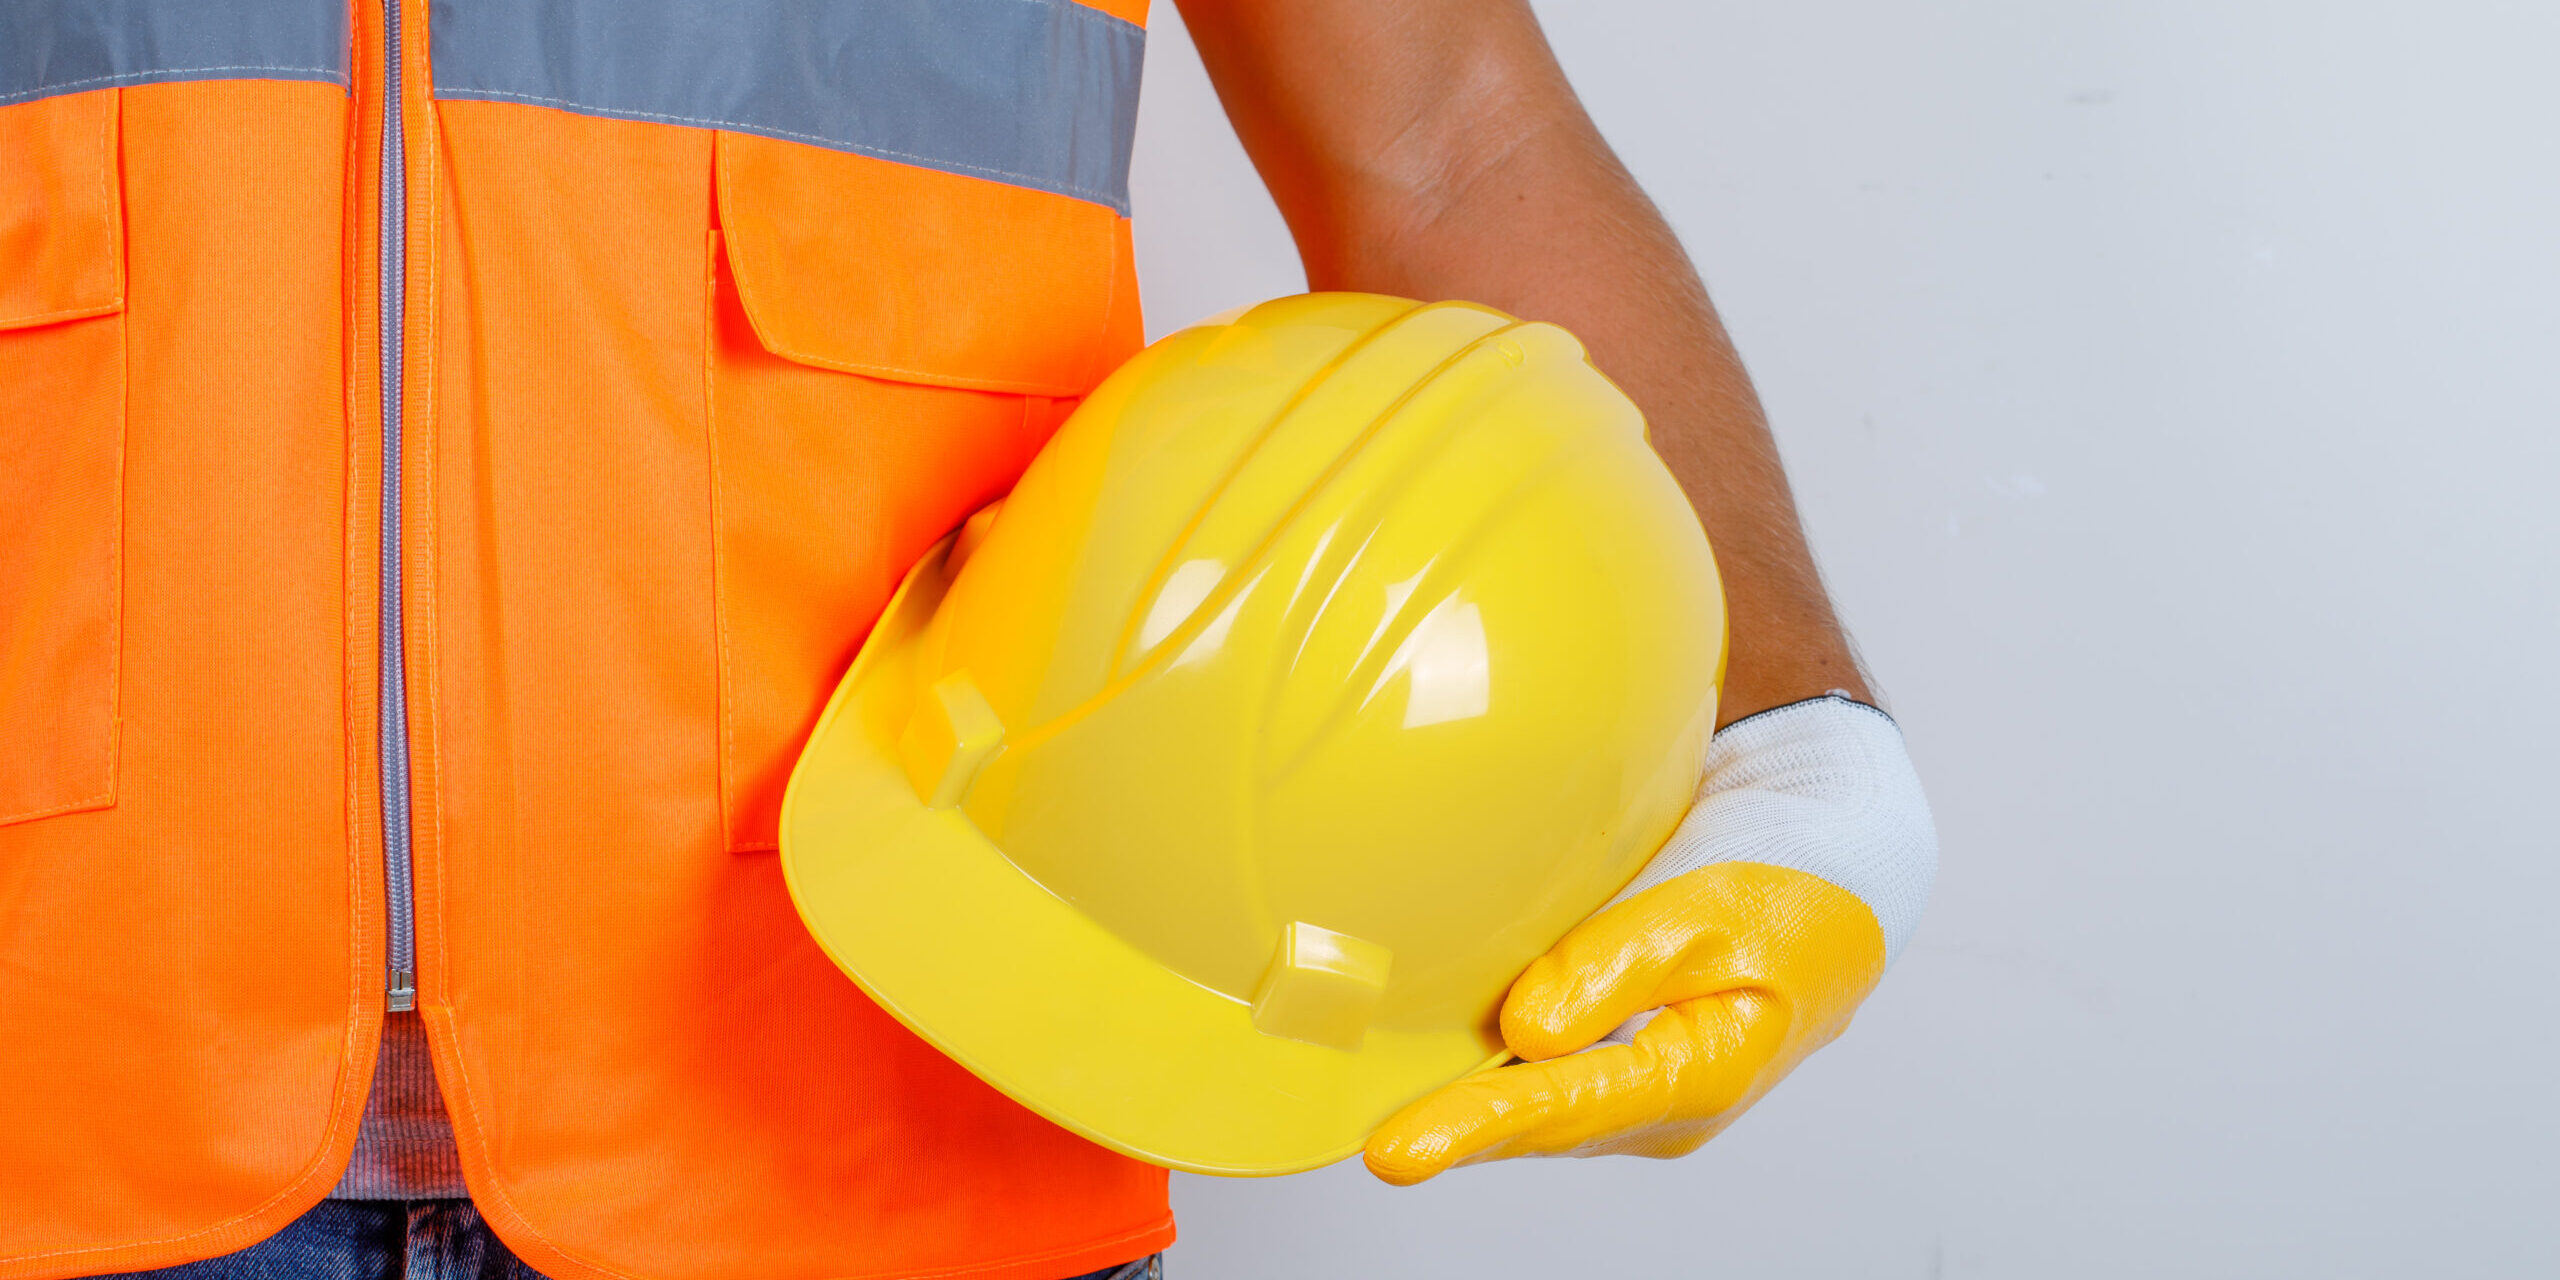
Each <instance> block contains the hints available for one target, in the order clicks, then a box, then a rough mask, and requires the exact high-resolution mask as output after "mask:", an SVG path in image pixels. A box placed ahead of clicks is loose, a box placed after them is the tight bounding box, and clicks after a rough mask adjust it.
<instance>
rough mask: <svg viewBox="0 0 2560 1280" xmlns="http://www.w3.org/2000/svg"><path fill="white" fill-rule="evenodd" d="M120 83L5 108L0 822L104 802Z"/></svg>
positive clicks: (0, 158) (110, 741)
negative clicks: (6, 548) (17, 543)
mask: <svg viewBox="0 0 2560 1280" xmlns="http://www.w3.org/2000/svg"><path fill="white" fill-rule="evenodd" d="M116 103H117V93H116V91H115V90H113V89H108V90H104V91H101V92H96V93H84V94H80V95H78V96H76V97H65V98H54V99H48V100H44V101H38V102H32V103H26V104H22V105H19V106H16V107H13V108H6V109H0V512H6V513H8V519H9V523H10V524H11V525H12V526H15V527H16V529H17V537H18V538H19V539H22V540H23V542H24V544H25V551H24V552H23V553H22V554H18V555H12V556H7V557H5V558H0V825H5V824H8V823H12V822H23V821H29V820H32V819H36V818H43V817H50V816H52V815H54V814H57V813H68V812H71V811H73V810H77V809H93V808H96V807H98V806H100V805H104V804H108V803H111V802H112V801H113V800H114V799H115V759H116V671H115V665H116V651H117V645H116V626H117V613H118V609H119V607H120V605H121V603H122V598H123V592H122V590H121V582H120V578H121V576H122V572H121V566H120V559H121V554H122V549H121V542H122V537H123V532H124V513H123V510H122V502H123V496H124V483H123V469H124V320H123V317H121V316H119V315H116V314H114V313H115V312H117V311H119V310H121V309H122V308H123V306H124V245H123V240H124V235H123V230H122V227H121V222H122V218H123V212H124V210H123V205H124V202H123V201H122V200H121V199H120V198H119V197H118V195H117V175H116V118H117V111H116Z"/></svg>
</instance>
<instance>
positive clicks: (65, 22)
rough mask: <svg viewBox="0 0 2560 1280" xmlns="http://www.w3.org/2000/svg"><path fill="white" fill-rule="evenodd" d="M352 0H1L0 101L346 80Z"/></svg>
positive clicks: (1, 102)
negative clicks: (173, 84)
mask: <svg viewBox="0 0 2560 1280" xmlns="http://www.w3.org/2000/svg"><path fill="white" fill-rule="evenodd" d="M347 40H348V35H347V6H346V2H345V0H0V105H5V104H7V103H12V102H25V101H28V100H29V99H33V98H49V97H52V96H53V95H55V94H58V93H82V92H86V91H88V90H90V89H104V88H108V87H110V86H113V85H120V84H151V83H154V82H157V81H162V80H326V81H329V82H330V83H332V84H339V85H343V84H345V83H347V59H348V48H347Z"/></svg>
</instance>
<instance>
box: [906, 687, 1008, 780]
mask: <svg viewBox="0 0 2560 1280" xmlns="http://www.w3.org/2000/svg"><path fill="white" fill-rule="evenodd" d="M1003 746H1004V721H1003V720H1002V719H999V718H998V717H997V715H996V709H995V708H994V707H992V706H990V705H988V703H987V696H986V695H985V694H983V693H980V692H978V686H977V683H976V682H975V681H973V680H971V679H970V678H969V673H968V672H966V671H954V672H952V673H951V674H950V675H947V676H944V677H943V678H942V679H941V680H939V681H937V682H935V684H934V686H933V687H932V688H931V689H928V690H926V691H925V695H924V696H923V697H922V698H919V699H917V700H916V709H915V712H914V714H912V715H910V716H908V717H907V729H906V732H905V733H903V734H901V735H899V738H898V763H899V764H900V765H901V766H903V767H904V768H905V770H906V774H907V782H908V784H909V785H911V786H913V787H914V788H915V789H916V798H917V799H919V800H922V801H924V802H925V804H926V805H927V806H929V807H931V808H935V809H949V808H952V807H954V806H956V805H958V804H959V803H960V802H961V801H962V800H965V799H968V797H969V784H970V783H972V782H975V781H977V778H978V770H979V769H981V768H983V767H984V766H985V765H986V763H987V761H989V760H991V759H993V758H994V757H995V754H996V752H997V751H998V750H1000V749H1002V748H1003Z"/></svg>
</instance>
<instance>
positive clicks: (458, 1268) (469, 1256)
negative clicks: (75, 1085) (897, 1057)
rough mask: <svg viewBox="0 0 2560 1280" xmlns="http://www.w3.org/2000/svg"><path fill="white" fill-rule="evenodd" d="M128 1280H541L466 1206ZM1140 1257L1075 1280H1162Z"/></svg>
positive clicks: (370, 1207) (333, 1214)
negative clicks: (144, 1279) (150, 1279)
mask: <svg viewBox="0 0 2560 1280" xmlns="http://www.w3.org/2000/svg"><path fill="white" fill-rule="evenodd" d="M127 1274H130V1275H135V1276H145V1277H161V1278H163V1280H543V1276H542V1273H541V1272H538V1271H535V1270H534V1269H533V1268H531V1267H528V1266H526V1265H525V1264H524V1263H523V1262H522V1261H520V1260H518V1259H517V1257H516V1255H514V1254H512V1253H509V1252H507V1246H505V1245H503V1244H500V1243H498V1237H496V1236H495V1235H492V1234H490V1232H489V1227H488V1224H486V1223H484V1222H482V1221H481V1220H480V1211H479V1210H477V1209H474V1208H472V1207H471V1202H470V1201H468V1200H323V1201H321V1202H320V1207H318V1208H316V1209H313V1210H312V1211H311V1212H309V1213H306V1214H304V1215H302V1216H301V1217H299V1218H296V1219H294V1220H293V1221H292V1222H291V1223H290V1224H288V1225H287V1226H286V1227H285V1229H284V1230H282V1231H279V1232H277V1233H276V1234H274V1235H272V1236H269V1237H267V1238H266V1239H264V1240H261V1241H259V1242H258V1243H256V1244H253V1245H251V1246H249V1247H248V1248H246V1249H243V1250H241V1251H240V1252H238V1253H226V1254H224V1255H222V1256H221V1257H219V1258H207V1259H205V1260H204V1261H202V1262H190V1263H188V1264H186V1265H185V1266H182V1267H168V1268H165V1269H162V1270H159V1271H135V1272H129V1273H127ZM1163 1276H1164V1263H1163V1260H1162V1258H1161V1257H1160V1256H1159V1257H1153V1258H1140V1259H1139V1260H1137V1261H1136V1262H1132V1263H1129V1264H1128V1265H1126V1266H1120V1267H1105V1268H1103V1269H1102V1270H1100V1271H1095V1272H1091V1273H1089V1274H1087V1275H1081V1276H1076V1277H1074V1278H1073V1280H1163Z"/></svg>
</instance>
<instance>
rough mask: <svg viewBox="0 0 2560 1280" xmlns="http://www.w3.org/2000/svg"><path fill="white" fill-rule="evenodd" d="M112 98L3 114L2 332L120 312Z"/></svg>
mask: <svg viewBox="0 0 2560 1280" xmlns="http://www.w3.org/2000/svg"><path fill="white" fill-rule="evenodd" d="M116 95H117V90H114V89H103V90H99V91H97V92H94V93H76V94H65V95H62V96H59V97H52V98H40V99H37V100H36V101H33V102H22V103H19V104H17V105H15V106H9V107H0V329H24V328H28V327H30V326H34V325H40V324H52V323H54V322H56V321H61V320H74V319H78V318H80V317H82V316H97V315H106V314H108V313H109V312H113V311H116V310H119V309H121V308H122V307H123V306H124V252H123V246H124V211H123V205H124V201H123V200H122V199H121V198H120V197H119V183H118V182H117V177H116Z"/></svg>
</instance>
